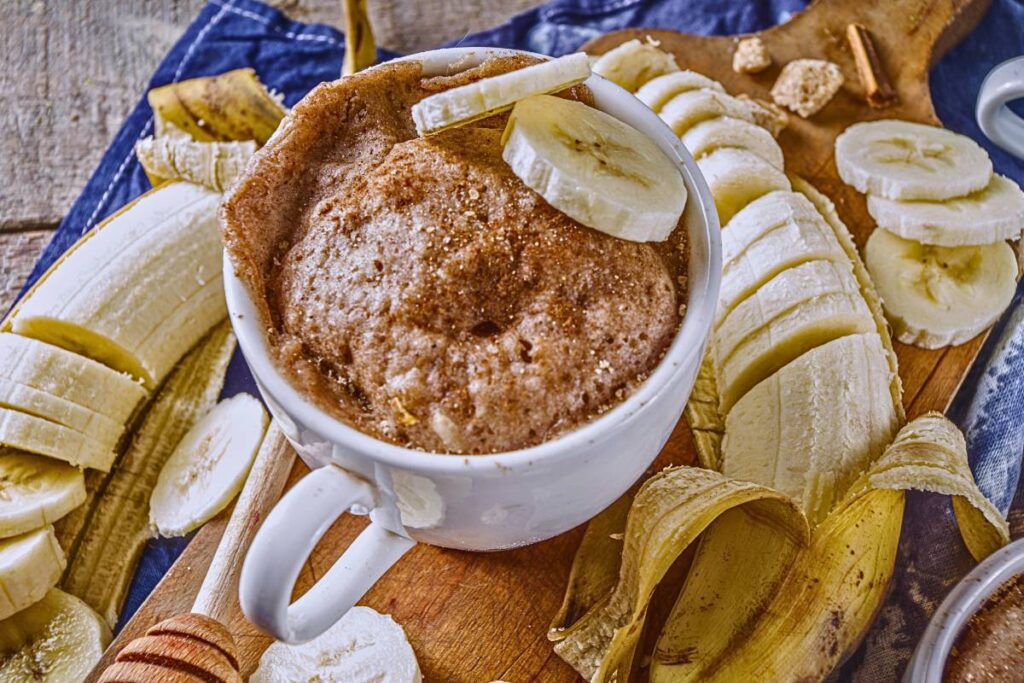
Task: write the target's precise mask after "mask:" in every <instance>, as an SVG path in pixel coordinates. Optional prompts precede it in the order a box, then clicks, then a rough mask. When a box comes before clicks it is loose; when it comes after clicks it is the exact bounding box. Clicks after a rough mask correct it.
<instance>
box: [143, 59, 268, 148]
mask: <svg viewBox="0 0 1024 683" xmlns="http://www.w3.org/2000/svg"><path fill="white" fill-rule="evenodd" d="M147 98H148V100H149V105H150V106H151V107H152V108H153V115H154V117H155V119H156V136H157V137H158V138H159V137H164V136H168V135H174V134H175V133H176V132H177V133H178V134H179V135H180V134H181V133H184V134H185V135H187V136H188V138H191V139H192V140H196V141H199V142H218V141H220V142H228V141H231V140H255V141H256V142H257V143H258V144H259V145H263V144H265V143H266V142H267V140H269V139H270V136H271V135H273V134H274V131H275V130H277V124H279V123H280V122H281V119H282V118H284V116H285V114H286V113H287V110H286V109H285V108H284V105H282V104H281V102H279V101H278V99H277V98H275V97H274V96H272V95H271V94H270V92H268V91H267V89H266V88H265V87H264V86H263V84H262V83H260V80H259V78H257V76H256V72H255V71H253V70H252V69H236V70H234V71H228V72H226V73H223V74H220V75H218V76H206V77H203V78H193V79H190V80H187V81H179V82H177V83H170V84H168V85H165V86H161V87H159V88H154V89H152V90H150V91H149V94H148V95H147Z"/></svg>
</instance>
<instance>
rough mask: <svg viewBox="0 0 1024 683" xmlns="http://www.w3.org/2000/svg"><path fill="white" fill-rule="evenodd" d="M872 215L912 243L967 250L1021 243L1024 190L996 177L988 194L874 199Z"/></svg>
mask: <svg viewBox="0 0 1024 683" xmlns="http://www.w3.org/2000/svg"><path fill="white" fill-rule="evenodd" d="M868 213H870V214H871V217H872V218H874V219H875V221H876V222H877V223H878V225H879V227H882V228H885V229H886V230H888V231H890V232H892V233H895V234H896V235H899V236H900V237H903V238H905V239H908V240H916V241H918V242H921V243H922V244H935V245H938V246H942V247H961V246H965V245H980V244H991V243H993V242H1000V241H1002V240H1015V239H1018V238H1019V237H1020V233H1021V229H1024V192H1022V191H1021V189H1020V188H1019V187H1018V186H1017V183H1015V182H1013V181H1012V180H1010V179H1009V178H1006V177H1004V176H1001V175H993V176H992V180H991V181H990V182H989V184H988V185H987V186H986V187H985V189H983V190H979V191H978V192H975V193H973V194H969V195H967V196H965V197H954V198H953V199H946V200H943V201H923V200H922V201H898V200H895V199H886V198H885V197H878V196H875V195H868Z"/></svg>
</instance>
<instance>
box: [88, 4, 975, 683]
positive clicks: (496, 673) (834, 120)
mask: <svg viewBox="0 0 1024 683" xmlns="http://www.w3.org/2000/svg"><path fill="white" fill-rule="evenodd" d="M986 5H987V2H985V0H922V1H921V2H919V3H918V2H910V3H901V5H900V7H899V8H894V7H893V3H889V2H886V1H885V0H860V1H859V2H857V3H849V2H847V1H846V0H819V2H818V3H817V4H816V5H815V6H814V7H813V8H812V9H811V10H809V11H808V12H806V13H804V14H801V15H797V16H796V17H795V18H794V19H793V20H791V21H790V22H789V23H787V24H785V25H783V26H780V27H776V28H774V29H770V30H768V31H765V32H764V33H763V34H762V37H763V39H764V41H765V43H766V45H767V46H768V49H769V51H770V52H771V53H772V56H773V57H774V59H775V65H774V66H773V67H772V68H771V69H769V70H768V71H767V72H765V73H762V74H759V75H757V76H747V75H738V74H735V73H733V72H732V70H731V68H730V63H731V59H730V57H731V54H732V50H733V46H734V39H733V38H728V37H717V38H707V37H697V36H684V35H681V34H676V33H672V32H668V31H625V32H618V33H614V34H611V35H608V36H605V37H603V38H600V39H598V40H596V41H595V42H594V43H592V44H591V45H590V46H588V49H590V50H591V51H593V52H594V53H600V52H604V51H607V50H608V49H610V48H612V47H613V46H615V45H617V44H619V43H621V42H623V41H625V40H628V39H630V38H633V37H643V36H646V35H651V36H653V37H654V38H656V39H658V40H660V41H662V47H663V48H665V49H668V50H670V51H672V52H673V53H674V54H675V55H676V56H677V58H678V60H679V62H680V64H681V65H682V66H684V67H689V68H693V69H695V70H698V71H701V72H703V73H707V74H708V75H710V76H712V77H714V78H717V79H719V80H721V81H722V82H723V83H724V84H725V85H726V87H727V88H728V89H729V90H730V91H733V92H737V93H739V92H743V93H748V94H750V95H752V96H756V97H766V96H767V92H768V89H769V88H770V87H771V84H772V83H773V82H774V78H775V76H776V75H777V74H778V71H779V67H780V66H781V65H782V64H784V63H785V62H786V61H788V60H790V59H794V58H797V57H822V58H826V59H830V60H832V61H834V62H836V63H838V64H839V65H840V66H841V68H842V70H843V72H844V75H845V76H846V79H847V82H846V85H845V86H844V88H843V90H842V91H841V93H840V94H839V95H838V96H837V98H836V99H835V100H834V101H833V102H832V103H831V104H830V105H829V106H828V107H827V108H826V109H825V110H824V111H823V112H821V113H820V114H818V115H816V116H815V117H812V118H811V119H810V120H806V121H805V120H801V119H799V118H798V117H795V116H794V117H793V124H792V126H791V128H790V129H789V130H787V131H786V132H785V133H784V134H783V135H782V137H781V139H780V142H781V144H782V146H783V148H784V149H785V152H786V162H787V166H788V167H789V169H790V170H791V171H792V172H795V173H799V174H802V175H804V176H805V177H807V178H808V179H810V180H811V181H812V182H813V183H814V184H815V185H816V186H817V187H818V188H819V189H821V190H822V191H824V192H825V193H826V194H828V195H829V196H830V197H831V198H832V199H833V200H834V201H835V202H836V203H837V205H838V207H839V211H840V213H841V214H842V217H843V218H844V220H845V221H846V222H847V224H848V225H849V226H850V228H851V230H852V231H853V232H854V234H855V236H856V238H857V241H858V243H859V244H863V241H864V240H865V239H866V237H867V235H868V234H869V232H870V230H871V229H872V223H871V221H870V220H869V218H868V216H867V214H866V210H865V206H864V201H863V199H862V198H861V197H860V196H858V195H857V194H856V193H855V192H853V191H851V190H848V189H847V188H846V187H845V186H843V185H842V183H840V182H839V181H838V179H837V175H836V170H835V164H834V162H833V159H832V143H833V140H834V138H835V135H836V134H837V133H839V132H840V131H841V130H842V129H843V128H845V127H846V126H847V125H849V124H851V123H853V122H856V121H861V120H867V119H872V118H883V117H890V116H895V117H900V118H907V119H912V120H917V121H925V122H937V120H936V118H935V114H934V110H933V109H932V106H931V100H930V94H929V91H928V80H927V73H928V69H929V66H930V64H931V63H932V61H933V60H934V58H936V56H937V54H938V52H939V51H941V50H942V49H944V48H946V47H948V46H950V45H952V44H953V43H954V42H955V40H956V39H957V38H958V37H961V36H962V35H963V34H965V33H966V32H967V31H968V30H970V28H972V27H973V26H974V24H975V23H976V21H977V20H978V19H979V18H980V16H981V14H982V13H983V11H984V9H985V8H986ZM850 21H857V22H859V23H861V24H864V25H865V26H867V27H868V28H869V29H871V30H872V32H873V33H874V34H875V37H876V40H877V43H878V48H879V51H880V53H881V57H882V60H883V63H884V64H885V66H886V68H887V69H888V70H889V75H890V77H891V78H892V80H893V84H894V86H895V88H896V90H897V92H898V94H899V96H900V103H899V104H898V105H895V106H893V107H891V108H888V109H883V110H872V109H870V108H868V106H867V105H866V104H865V102H864V100H863V96H862V93H861V92H860V85H859V82H858V81H857V77H856V73H855V71H854V65H853V62H852V57H851V55H850V53H849V51H848V48H847V45H846V42H845V37H844V36H845V28H846V24H847V23H848V22H850ZM980 343H981V340H980V339H979V340H975V341H974V342H972V343H969V344H966V345H964V346H961V347H956V348H953V349H948V350H940V351H923V350H920V349H914V348H910V347H906V346H902V345H899V346H898V354H899V357H900V366H901V368H900V369H901V376H902V377H903V381H904V384H905V387H906V392H905V402H906V405H907V409H908V413H909V414H910V415H916V414H919V413H921V412H923V411H925V410H929V409H939V410H942V409H944V408H945V407H946V406H947V404H948V402H949V400H950V398H951V397H952V395H953V394H954V392H955V390H956V388H957V387H958V385H959V383H960V381H961V379H962V377H963V375H964V373H965V372H966V370H967V368H968V367H969V365H970V363H971V361H972V360H973V358H974V356H975V354H976V353H977V350H978V348H979V345H980ZM623 457H628V454H623ZM693 460H694V451H693V446H692V442H691V439H690V432H689V429H688V428H687V427H686V426H685V424H682V423H681V424H680V425H679V426H678V427H677V428H676V430H675V433H674V434H673V436H672V438H671V439H670V441H669V443H668V445H667V446H666V448H665V450H664V452H663V453H662V454H661V456H659V459H658V461H657V462H656V463H655V465H654V466H653V467H652V470H654V469H658V468H660V467H662V466H664V465H666V464H670V463H671V464H689V463H691V462H693ZM304 472H305V468H304V466H302V465H301V463H300V464H298V465H297V466H296V468H295V470H294V471H293V472H292V479H293V481H294V480H295V479H297V478H299V477H301V476H302V475H303V474H304ZM363 526H364V522H363V521H362V520H361V519H358V518H353V517H350V516H349V517H344V518H343V519H341V520H340V521H339V522H338V523H336V524H335V526H334V527H333V528H332V529H331V531H329V532H328V533H327V535H326V536H325V538H324V540H323V541H322V542H321V544H320V546H319V548H318V549H317V551H316V552H315V554H314V556H313V557H312V559H311V561H310V562H309V563H308V565H307V567H306V570H305V572H304V576H303V577H302V578H301V579H300V582H299V587H298V592H300V593H301V592H302V591H304V590H306V589H307V588H308V586H309V585H310V583H311V582H312V581H313V580H315V579H316V578H317V577H319V576H322V575H323V574H324V572H326V571H327V569H328V568H329V567H330V566H331V563H332V562H333V560H334V559H335V558H336V557H337V556H338V555H339V554H340V553H341V552H342V550H343V549H344V548H345V547H347V545H348V544H349V543H350V542H351V540H352V539H353V538H354V537H355V535H356V534H357V533H358V532H359V531H360V530H361V529H362V528H363ZM221 531H222V522H217V523H213V524H210V525H208V526H207V527H206V528H205V529H203V530H202V531H201V532H200V533H199V535H198V536H197V537H196V538H195V540H193V541H192V543H191V544H190V545H189V547H188V549H187V550H186V551H185V553H184V555H183V556H182V558H181V560H179V562H178V563H177V564H176V565H175V566H174V568H172V569H171V571H170V573H168V575H167V576H166V577H165V578H164V580H163V582H162V583H161V584H160V585H159V586H158V587H157V589H156V590H155V591H154V593H153V595H152V596H151V597H150V599H149V600H148V601H147V602H146V603H145V604H144V605H143V606H142V608H141V609H140V611H139V612H138V613H137V615H136V617H135V619H134V620H132V622H130V623H129V624H128V626H127V628H126V629H125V630H124V632H123V633H122V634H121V636H120V637H119V638H118V639H117V641H115V643H114V644H113V646H112V647H111V651H110V652H108V657H110V656H112V653H113V652H115V651H116V650H117V648H118V647H120V646H121V645H122V644H123V643H124V642H126V641H127V640H129V639H131V638H132V637H135V636H137V635H139V634H140V633H141V632H142V631H144V630H145V629H146V628H147V627H148V626H149V625H151V624H152V623H154V622H156V621H159V620H161V619H163V618H165V617H167V616H169V615H171V614H173V613H174V612H176V611H181V610H185V609H188V606H189V604H190V601H191V596H192V595H193V594H194V593H195V590H196V589H197V588H198V586H199V584H200V582H201V580H202V576H203V573H204V571H205V568H206V564H207V563H208V562H209V557H210V555H211V554H212V552H213V549H214V548H215V547H216V544H217V539H218V537H219V535H220V533H221ZM580 533H581V529H576V530H574V531H571V532H569V533H566V534H563V535H562V536H559V537H557V538H554V539H552V540H549V541H546V542H544V543H540V544H537V545H534V546H530V547H527V548H521V549H518V550H513V551H509V552H501V553H492V554H473V553H464V552H457V551H450V550H444V549H440V548H433V547H428V546H423V545H420V546H417V547H415V548H414V549H413V550H412V551H410V552H409V553H408V554H407V555H406V556H405V557H404V558H403V559H402V560H401V561H400V562H399V563H398V564H397V565H396V566H395V567H394V568H393V569H392V570H391V571H390V572H389V573H388V574H386V575H385V576H384V578H383V579H382V580H381V581H380V582H379V583H378V584H377V585H376V586H375V587H374V588H373V590H371V591H370V593H369V594H367V595H366V596H365V598H364V600H363V601H362V604H366V605H369V606H371V607H374V608H375V609H378V610H380V611H382V612H386V613H389V614H391V615H393V616H394V618H395V619H396V620H397V621H398V622H399V623H400V624H402V626H403V627H404V628H405V629H406V632H407V634H408V636H409V639H410V641H411V642H412V644H413V647H414V649H415V650H416V653H417V655H418V657H419V659H420V664H421V666H422V669H423V672H424V675H425V678H426V680H428V681H446V682H447V681H452V682H456V681H466V682H486V681H491V680H494V679H502V680H506V681H512V682H519V681H532V680H541V681H556V682H559V681H573V680H576V678H577V677H576V675H575V673H574V672H573V671H571V670H570V669H569V668H568V667H567V666H566V665H565V664H564V663H563V662H562V661H561V660H560V659H558V658H557V657H556V656H554V655H553V652H552V648H551V644H550V643H549V642H548V641H547V639H546V637H545V632H546V630H547V625H548V622H549V620H550V618H551V616H552V615H553V614H554V613H555V611H556V610H557V607H558V605H559V604H560V601H561V597H562V592H563V587H564V584H565V580H566V577H567V575H568V571H569V567H570V564H571V561H572V556H573V553H574V551H575V548H576V546H577V544H578V542H579V538H580ZM670 600H671V596H666V600H664V602H665V603H666V604H671V602H670ZM229 625H230V626H231V628H232V629H233V631H234V633H235V634H236V637H237V639H238V643H239V646H240V649H241V660H242V663H243V673H249V672H251V671H252V670H253V669H254V667H255V666H256V664H257V659H258V655H259V653H260V652H261V651H262V650H263V648H264V647H265V646H266V645H267V643H268V640H267V639H266V638H265V637H264V636H261V635H260V634H259V633H257V632H256V631H255V630H254V629H253V628H252V627H251V626H249V625H248V624H246V623H245V621H244V619H242V618H241V616H240V615H238V614H237V613H236V614H235V616H234V618H233V619H232V620H231V623H230V624H229Z"/></svg>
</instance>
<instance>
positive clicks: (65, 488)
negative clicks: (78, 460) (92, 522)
mask: <svg viewBox="0 0 1024 683" xmlns="http://www.w3.org/2000/svg"><path fill="white" fill-rule="evenodd" d="M84 502H85V477H84V476H83V475H82V472H81V470H79V469H78V468H77V467H72V466H71V465H67V464H65V463H62V462H60V461H58V460H53V459H51V458H45V457H43V456H40V455H30V454H28V453H19V452H17V451H11V450H7V449H0V538H9V537H11V536H17V535H19V534H23V533H26V532H28V531H31V530H33V529H38V528H40V527H42V526H45V525H47V524H53V523H54V522H55V521H57V520H58V519H60V518H61V517H63V516H64V515H66V514H67V513H69V512H71V511H72V510H74V509H75V508H76V507H78V506H79V505H81V504H82V503H84Z"/></svg>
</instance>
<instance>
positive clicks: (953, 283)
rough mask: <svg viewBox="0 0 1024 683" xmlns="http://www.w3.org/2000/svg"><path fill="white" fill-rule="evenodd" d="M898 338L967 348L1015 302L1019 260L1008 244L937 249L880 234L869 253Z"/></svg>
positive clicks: (917, 343) (869, 262)
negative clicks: (1012, 301)
mask: <svg viewBox="0 0 1024 683" xmlns="http://www.w3.org/2000/svg"><path fill="white" fill-rule="evenodd" d="M864 260H865V262H866V263H867V267H868V271H869V272H870V273H871V279H872V280H874V282H875V284H876V285H877V287H878V293H879V295H881V297H882V301H883V303H884V305H885V313H886V316H887V317H888V318H889V322H890V323H892V326H893V331H894V332H895V334H896V338H897V339H899V340H900V341H901V342H903V343H905V344H913V345H915V346H920V347H922V348H926V349H935V348H939V347H942V346H948V345H954V344H962V343H964V342H966V341H968V340H970V339H973V338H974V337H976V336H978V335H979V334H981V333H982V332H984V331H985V330H986V329H988V328H989V327H990V326H991V325H992V324H993V323H995V321H996V320H998V319H999V316H1000V315H1001V314H1002V312H1003V311H1005V310H1006V307H1007V306H1009V305H1010V301H1011V299H1013V293H1014V291H1015V289H1016V286H1017V258H1016V256H1015V255H1014V252H1013V248H1012V247H1010V245H1009V244H1007V243H1006V242H996V243H994V244H985V245H980V246H973V247H937V246H930V245H925V244H921V243H919V242H914V241H911V240H905V239H903V238H902V237H898V236H896V235H894V234H892V233H891V232H889V231H887V230H883V229H882V228H877V229H876V230H875V231H874V232H873V233H872V234H871V237H870V238H869V239H868V243H867V245H866V247H865V249H864Z"/></svg>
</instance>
